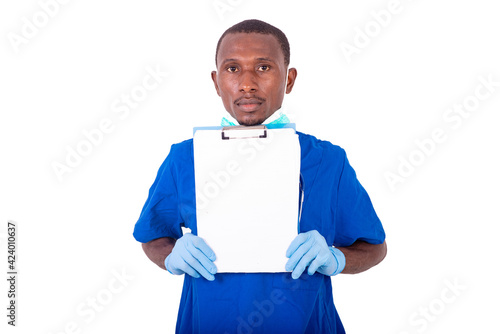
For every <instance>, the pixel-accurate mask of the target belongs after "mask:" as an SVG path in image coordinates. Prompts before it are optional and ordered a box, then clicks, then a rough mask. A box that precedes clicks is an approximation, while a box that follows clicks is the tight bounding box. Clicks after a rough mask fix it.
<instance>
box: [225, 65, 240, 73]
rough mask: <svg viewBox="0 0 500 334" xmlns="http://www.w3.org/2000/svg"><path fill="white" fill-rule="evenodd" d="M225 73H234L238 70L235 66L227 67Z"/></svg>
mask: <svg viewBox="0 0 500 334" xmlns="http://www.w3.org/2000/svg"><path fill="white" fill-rule="evenodd" d="M226 71H228V72H230V73H234V72H237V71H238V68H237V67H236V66H229V67H228V68H227V69H226Z"/></svg>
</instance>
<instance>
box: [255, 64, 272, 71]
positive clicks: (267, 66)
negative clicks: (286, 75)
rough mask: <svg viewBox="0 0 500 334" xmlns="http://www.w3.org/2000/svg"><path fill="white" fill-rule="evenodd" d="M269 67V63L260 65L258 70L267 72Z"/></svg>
mask: <svg viewBox="0 0 500 334" xmlns="http://www.w3.org/2000/svg"><path fill="white" fill-rule="evenodd" d="M270 69H271V66H269V65H260V66H259V68H258V70H259V71H261V72H267V71H269V70H270Z"/></svg>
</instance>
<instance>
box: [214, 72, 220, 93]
mask: <svg viewBox="0 0 500 334" xmlns="http://www.w3.org/2000/svg"><path fill="white" fill-rule="evenodd" d="M212 81H213V82H214V86H215V90H216V91H217V95H219V96H220V91H219V85H218V84H217V71H212Z"/></svg>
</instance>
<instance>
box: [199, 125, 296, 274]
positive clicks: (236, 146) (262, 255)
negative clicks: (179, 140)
mask: <svg viewBox="0 0 500 334" xmlns="http://www.w3.org/2000/svg"><path fill="white" fill-rule="evenodd" d="M262 133H263V130H230V131H225V135H226V136H229V137H249V136H258V135H259V134H262ZM194 165H195V184H196V214H197V228H198V236H200V237H202V238H203V239H204V240H205V241H206V242H207V244H208V245H209V246H210V247H211V248H212V249H213V250H214V252H215V254H216V256H217V259H216V261H215V264H216V265H217V269H218V272H219V273H220V272H284V271H285V263H286V261H287V258H286V256H285V253H286V249H287V248H288V246H289V245H290V243H291V242H292V240H293V239H294V238H295V237H296V236H297V218H298V202H299V175H300V145H299V140H298V136H297V134H296V133H295V130H294V129H291V128H284V129H267V137H266V138H255V137H252V138H232V139H229V140H223V139H222V136H221V130H197V131H196V132H195V134H194Z"/></svg>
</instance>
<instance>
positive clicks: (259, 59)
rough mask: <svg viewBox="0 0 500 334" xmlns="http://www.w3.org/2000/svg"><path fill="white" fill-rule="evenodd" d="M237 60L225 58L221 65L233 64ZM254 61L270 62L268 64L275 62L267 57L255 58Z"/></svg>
mask: <svg viewBox="0 0 500 334" xmlns="http://www.w3.org/2000/svg"><path fill="white" fill-rule="evenodd" d="M238 60H239V59H236V58H226V59H224V60H223V61H222V62H221V64H225V63H229V62H233V61H238ZM255 60H258V61H270V62H273V63H274V62H275V61H274V60H273V59H272V58H269V57H257V58H255Z"/></svg>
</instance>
